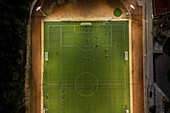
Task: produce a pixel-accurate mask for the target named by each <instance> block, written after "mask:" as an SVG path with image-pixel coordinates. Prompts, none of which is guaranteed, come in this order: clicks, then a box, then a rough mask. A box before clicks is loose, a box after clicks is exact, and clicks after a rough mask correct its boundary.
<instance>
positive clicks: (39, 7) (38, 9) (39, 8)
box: [36, 6, 47, 17]
mask: <svg viewBox="0 0 170 113" xmlns="http://www.w3.org/2000/svg"><path fill="white" fill-rule="evenodd" d="M36 11H40V12H41V13H42V14H43V15H44V16H45V17H47V15H45V13H44V12H42V10H41V6H38V7H37V9H36Z"/></svg>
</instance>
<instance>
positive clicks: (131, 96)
mask: <svg viewBox="0 0 170 113" xmlns="http://www.w3.org/2000/svg"><path fill="white" fill-rule="evenodd" d="M124 20H128V21H129V27H128V28H129V30H128V31H129V40H128V41H129V56H130V57H129V72H130V75H129V78H130V79H129V80H130V109H131V110H130V111H131V113H133V83H132V39H131V20H130V19H118V20H115V19H114V20H112V21H124ZM45 21H48V22H50V21H54V20H42V21H41V24H42V30H41V31H42V32H41V34H42V37H41V39H42V41H41V43H42V66H43V67H42V71H41V73H43V72H44V61H43V55H44V54H43V52H44V42H43V41H44V22H45ZM56 21H59V22H60V20H56ZM75 21H76V20H75ZM89 21H99V20H89ZM100 21H103V20H100ZM41 93H42V91H41ZM41 101H43V100H41ZM42 103H43V102H42ZM41 109H43V107H42V108H41Z"/></svg>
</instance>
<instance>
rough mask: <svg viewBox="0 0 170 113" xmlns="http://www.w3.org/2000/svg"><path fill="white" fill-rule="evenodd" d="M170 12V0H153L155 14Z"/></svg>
mask: <svg viewBox="0 0 170 113" xmlns="http://www.w3.org/2000/svg"><path fill="white" fill-rule="evenodd" d="M168 12H170V0H153V16H158V15H162V14H165V13H168Z"/></svg>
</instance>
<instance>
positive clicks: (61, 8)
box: [30, 0, 144, 113]
mask: <svg viewBox="0 0 170 113" xmlns="http://www.w3.org/2000/svg"><path fill="white" fill-rule="evenodd" d="M120 1H121V0H120ZM120 1H119V0H70V2H67V3H64V4H57V5H55V4H53V5H52V6H51V7H50V8H49V9H43V8H42V10H43V11H44V12H45V13H46V14H47V15H48V17H47V18H45V17H43V15H42V14H41V13H40V12H36V11H35V8H36V7H37V6H38V5H42V6H45V5H46V3H47V2H46V1H44V2H42V1H41V3H40V2H39V3H37V4H36V6H35V8H34V11H33V15H32V21H31V39H32V76H31V100H30V110H31V113H40V112H41V93H42V92H41V38H43V37H41V20H42V19H43V20H108V19H130V18H131V29H130V30H131V38H132V75H131V77H132V83H131V85H132V88H133V113H144V89H143V88H144V87H143V44H142V43H143V39H142V38H143V37H142V7H139V6H138V5H137V3H136V1H135V0H130V2H129V1H127V0H122V1H123V2H124V3H122V2H120ZM130 3H133V4H134V6H135V8H136V9H135V10H132V9H130V8H129V6H130ZM125 5H126V6H125ZM55 6H58V7H57V8H55ZM117 7H119V8H121V9H122V11H123V15H122V16H121V17H115V16H114V15H113V10H114V9H115V8H117ZM126 8H129V10H130V12H131V16H130V13H129V14H128V15H127V13H128V10H127V9H126Z"/></svg>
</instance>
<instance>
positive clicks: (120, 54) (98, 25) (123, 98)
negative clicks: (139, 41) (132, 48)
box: [43, 20, 130, 113]
mask: <svg viewBox="0 0 170 113" xmlns="http://www.w3.org/2000/svg"><path fill="white" fill-rule="evenodd" d="M43 24H44V33H43V35H44V37H43V38H44V39H43V43H44V44H43V48H44V49H43V58H44V59H43V68H44V69H43V106H44V110H45V112H46V113H125V110H126V109H127V110H129V113H130V83H129V81H130V77H129V76H130V75H129V58H128V57H129V21H128V20H127V21H110V22H108V21H89V22H87V21H86V22H82V21H73V22H72V21H67V22H44V23H43ZM84 24H86V25H84Z"/></svg>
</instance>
